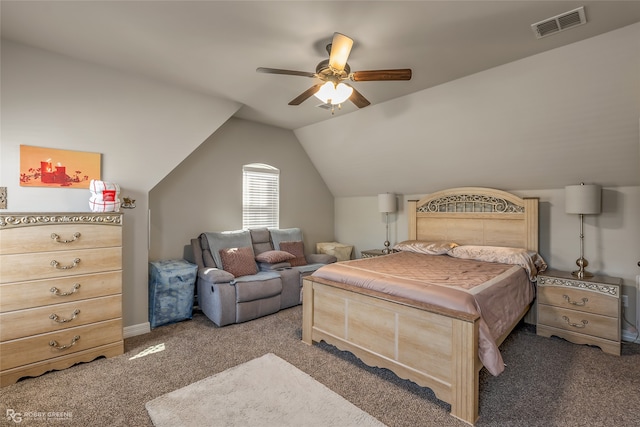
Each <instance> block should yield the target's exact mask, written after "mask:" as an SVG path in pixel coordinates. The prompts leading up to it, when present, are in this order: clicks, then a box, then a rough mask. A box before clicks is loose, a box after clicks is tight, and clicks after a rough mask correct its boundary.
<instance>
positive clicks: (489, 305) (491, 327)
mask: <svg viewBox="0 0 640 427" xmlns="http://www.w3.org/2000/svg"><path fill="white" fill-rule="evenodd" d="M313 276H315V277H320V278H324V279H328V280H332V281H335V282H339V283H345V284H349V285H354V286H358V287H362V288H368V289H372V290H376V291H379V292H383V293H386V294H389V295H394V296H398V297H403V298H409V299H412V300H415V301H421V302H425V303H429V304H433V305H437V306H440V307H444V308H449V309H452V310H456V311H461V312H465V313H471V314H479V315H480V322H479V336H480V338H479V343H478V355H479V357H480V361H481V362H482V363H483V365H484V366H485V367H486V368H487V370H488V371H489V372H490V373H491V374H492V375H499V374H500V373H501V372H503V371H504V362H503V360H502V356H501V354H500V351H499V349H498V346H497V345H496V339H497V338H498V337H500V336H501V335H502V334H504V333H505V332H506V331H507V330H508V328H509V327H510V326H511V325H512V324H513V323H514V322H515V321H516V320H517V319H518V316H519V315H520V314H521V313H522V311H523V310H524V308H525V307H526V306H527V305H528V304H530V303H531V302H532V301H533V299H534V296H535V288H534V286H533V283H532V282H531V281H530V280H529V277H528V274H527V272H526V271H525V269H524V268H522V267H521V266H517V265H508V264H500V263H492V262H482V261H476V260H470V259H459V258H452V257H450V256H448V255H425V254H419V253H413V252H404V251H403V252H398V253H394V254H390V255H387V256H382V257H376V258H364V259H358V260H352V261H345V262H340V263H335V264H328V265H326V266H323V267H321V268H320V269H318V270H317V271H316V272H315V273H313Z"/></svg>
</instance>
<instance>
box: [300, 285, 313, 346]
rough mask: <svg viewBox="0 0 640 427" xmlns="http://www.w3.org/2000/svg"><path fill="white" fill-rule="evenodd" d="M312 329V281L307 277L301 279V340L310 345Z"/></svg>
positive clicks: (311, 342)
mask: <svg viewBox="0 0 640 427" xmlns="http://www.w3.org/2000/svg"><path fill="white" fill-rule="evenodd" d="M312 329H313V283H312V282H310V281H309V280H307V279H304V280H303V281H302V342H304V343H305V344H309V345H312V344H313V339H312V338H311V330H312Z"/></svg>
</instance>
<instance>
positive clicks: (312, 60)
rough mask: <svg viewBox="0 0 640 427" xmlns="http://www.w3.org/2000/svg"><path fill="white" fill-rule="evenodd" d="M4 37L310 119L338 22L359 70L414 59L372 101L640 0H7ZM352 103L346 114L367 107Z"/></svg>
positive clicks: (272, 116)
mask: <svg viewBox="0 0 640 427" xmlns="http://www.w3.org/2000/svg"><path fill="white" fill-rule="evenodd" d="M579 6H585V8H586V15H587V20H588V22H589V23H588V25H582V26H578V27H575V28H573V29H571V30H569V31H564V32H561V33H558V34H556V35H554V36H550V37H546V38H543V39H537V38H536V37H535V36H534V33H533V31H532V29H531V27H530V26H531V24H533V23H535V22H538V21H541V20H544V19H547V18H550V17H552V16H555V15H558V14H562V13H564V12H567V11H569V10H572V9H574V8H576V7H579ZM0 7H1V9H0V12H1V24H2V25H1V26H2V38H4V39H8V40H11V41H15V42H18V43H22V44H26V45H30V46H34V47H38V48H42V49H45V50H49V51H53V52H57V53H60V54H64V55H68V56H70V57H74V58H78V59H82V60H86V61H89V62H92V63H96V64H101V65H104V66H106V67H110V68H114V69H118V70H122V71H125V72H130V73H135V74H138V75H142V76H146V77H149V78H152V79H156V80H159V81H163V82H166V83H169V84H172V85H177V86H180V87H183V88H188V89H190V90H193V91H198V92H202V93H205V94H208V95H212V96H215V97H220V98H224V99H229V100H233V101H237V102H240V103H241V104H242V105H243V107H242V108H241V109H240V110H239V111H238V112H237V114H236V116H237V117H239V118H243V119H247V120H252V121H257V122H260V123H265V124H270V125H274V126H278V127H282V128H286V129H298V128H301V127H304V126H307V125H310V124H313V123H317V122H321V121H325V120H328V119H330V118H331V113H330V112H329V111H327V110H326V109H322V108H319V104H320V101H317V100H316V99H315V98H314V97H311V98H310V99H308V100H307V101H305V102H303V103H302V104H301V105H299V106H289V105H287V103H288V102H289V101H291V100H292V99H293V98H295V97H296V96H298V95H299V94H300V93H302V92H303V91H305V90H306V89H307V88H309V87H310V86H311V85H313V84H315V83H317V81H316V79H314V78H309V77H299V76H288V75H271V74H261V73H256V71H255V70H256V68H257V67H270V68H282V69H289V70H298V71H305V72H314V71H315V67H316V65H317V64H318V63H319V62H320V61H322V60H324V59H327V57H328V55H327V52H326V45H327V44H328V43H329V42H330V41H331V37H332V35H333V33H334V32H341V33H344V34H346V35H348V36H349V37H351V38H352V39H353V40H354V46H353V49H352V51H351V55H350V57H349V64H350V66H351V69H352V71H358V70H377V69H390V68H411V69H412V70H413V78H412V79H411V81H393V82H355V83H353V85H354V87H356V89H357V90H358V91H360V92H361V93H362V94H363V95H364V96H365V97H366V98H367V99H368V100H369V101H371V103H372V104H379V103H382V102H384V101H388V100H391V99H393V98H397V97H401V96H405V95H408V94H411V93H414V92H418V91H421V90H423V89H426V88H430V87H434V86H437V85H440V84H442V83H445V82H447V81H451V80H455V79H458V78H461V77H464V76H467V75H470V74H474V73H477V72H479V71H483V70H487V69H489V68H492V67H496V66H498V65H501V64H505V63H509V62H512V61H514V60H517V59H521V58H524V57H528V56H531V55H534V54H537V53H540V52H543V51H547V50H550V49H554V48H556V47H559V46H562V45H565V44H569V43H573V42H576V41H578V40H581V39H585V38H589V37H592V36H595V35H598V34H601V33H604V32H608V31H611V30H613V29H616V28H620V27H623V26H626V25H629V24H632V23H635V22H638V21H640V2H639V1H620V2H616V1H583V2H575V1H409V2H399V1H353V2H346V1H329V2H322V1H313V2H311V1H282V2H276V1H255V2H249V1H7V0H2V2H1V3H0ZM356 110H357V108H356V107H355V106H354V105H353V104H351V103H349V102H348V103H346V104H345V105H343V108H342V110H341V111H337V112H336V115H338V114H339V115H346V114H349V113H352V112H354V111H356Z"/></svg>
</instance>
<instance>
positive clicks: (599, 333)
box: [538, 301, 620, 341]
mask: <svg viewBox="0 0 640 427" xmlns="http://www.w3.org/2000/svg"><path fill="white" fill-rule="evenodd" d="M618 323H619V320H618V318H617V317H607V316H601V315H598V314H591V313H587V312H583V311H576V310H567V309H564V308H560V307H553V306H550V305H545V304H541V302H540V301H538V324H540V325H546V326H551V327H554V328H558V329H563V330H566V331H570V332H576V333H580V334H586V335H591V336H594V337H599V338H604V339H608V340H613V341H619V340H620V330H619V326H620V325H619V324H618Z"/></svg>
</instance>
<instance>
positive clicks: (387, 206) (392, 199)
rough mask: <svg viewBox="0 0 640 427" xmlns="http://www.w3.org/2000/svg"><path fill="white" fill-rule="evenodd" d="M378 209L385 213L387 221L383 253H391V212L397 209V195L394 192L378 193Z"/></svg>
mask: <svg viewBox="0 0 640 427" xmlns="http://www.w3.org/2000/svg"><path fill="white" fill-rule="evenodd" d="M378 211H380V213H383V214H385V219H386V223H387V240H385V242H384V249H383V250H382V253H383V254H388V253H391V248H389V245H390V243H389V214H390V213H393V212H395V211H396V195H395V194H394V193H383V194H378Z"/></svg>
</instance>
